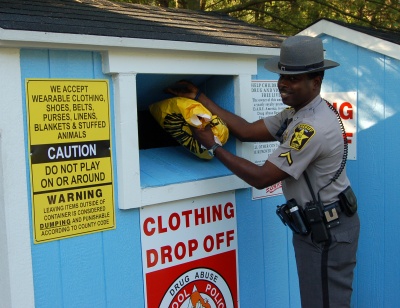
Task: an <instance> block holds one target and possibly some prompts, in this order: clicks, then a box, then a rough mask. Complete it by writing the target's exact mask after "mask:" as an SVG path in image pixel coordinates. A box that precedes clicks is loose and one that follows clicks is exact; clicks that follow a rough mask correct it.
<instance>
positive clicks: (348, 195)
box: [339, 186, 357, 217]
mask: <svg viewBox="0 0 400 308" xmlns="http://www.w3.org/2000/svg"><path fill="white" fill-rule="evenodd" d="M339 200H340V208H341V210H342V211H343V212H344V213H345V214H346V215H347V216H349V217H351V216H353V215H354V214H355V213H356V212H357V197H356V195H355V194H354V191H353V189H352V188H351V186H347V188H346V189H345V190H343V191H342V192H341V193H340V194H339Z"/></svg>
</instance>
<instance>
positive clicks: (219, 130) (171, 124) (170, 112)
mask: <svg viewBox="0 0 400 308" xmlns="http://www.w3.org/2000/svg"><path fill="white" fill-rule="evenodd" d="M149 109H150V113H151V114H152V115H153V117H154V118H155V119H156V121H157V122H158V124H160V126H161V127H162V128H163V129H164V130H165V131H166V132H168V133H169V134H170V135H171V136H172V137H173V138H174V139H175V140H176V141H177V142H178V143H179V144H180V145H182V146H184V147H185V148H187V149H188V150H189V151H190V152H192V153H193V154H195V155H196V156H198V157H199V158H202V159H211V158H212V156H210V155H209V154H208V151H207V150H206V149H204V148H203V147H202V146H201V144H199V143H198V141H197V140H196V139H194V138H193V136H192V132H191V130H190V127H189V125H191V126H194V127H198V128H200V127H205V126H206V125H211V130H212V132H213V133H214V138H215V140H216V142H218V143H220V144H221V145H224V144H225V143H226V142H227V141H228V138H229V130H228V127H227V126H226V124H225V123H224V122H223V121H222V120H221V119H220V118H219V117H218V116H216V115H212V114H211V112H210V111H209V110H208V109H207V108H205V107H204V106H203V105H202V104H201V103H199V102H197V101H195V100H192V99H189V98H185V97H173V98H170V99H166V100H163V101H160V102H157V103H154V104H152V105H150V107H149Z"/></svg>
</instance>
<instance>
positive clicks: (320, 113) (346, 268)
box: [167, 36, 360, 308]
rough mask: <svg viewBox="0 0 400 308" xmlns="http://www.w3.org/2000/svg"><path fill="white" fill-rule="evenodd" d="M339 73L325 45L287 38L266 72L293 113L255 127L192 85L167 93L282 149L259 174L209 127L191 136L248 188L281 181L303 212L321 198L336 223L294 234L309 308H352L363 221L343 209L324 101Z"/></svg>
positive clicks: (341, 158) (339, 135)
mask: <svg viewBox="0 0 400 308" xmlns="http://www.w3.org/2000/svg"><path fill="white" fill-rule="evenodd" d="M338 65H339V64H338V63H336V62H334V61H330V60H327V59H324V51H323V45H322V41H321V39H319V38H313V37H308V36H293V37H289V38H287V39H286V40H285V41H284V42H283V43H282V46H281V51H280V56H278V57H273V58H270V59H269V60H268V61H267V62H266V64H265V68H266V69H268V70H270V71H272V72H275V73H277V74H279V80H278V84H277V85H278V89H279V92H280V95H281V97H282V101H283V103H284V104H285V105H287V106H288V107H289V108H286V109H285V110H283V111H282V112H280V113H279V114H277V115H275V116H272V117H268V118H265V119H260V120H258V121H256V122H253V123H250V122H247V121H246V120H244V119H243V118H241V117H239V116H237V115H235V114H233V113H231V112H229V111H227V110H225V109H223V108H221V107H219V106H218V105H217V104H215V103H214V102H213V101H212V100H210V99H209V98H208V97H207V96H206V95H205V94H204V93H201V92H200V91H199V90H198V88H197V87H196V86H195V85H193V84H191V83H189V82H180V83H179V86H174V85H173V86H171V87H169V88H168V89H167V91H168V92H170V93H172V94H174V95H177V96H183V97H187V98H191V99H196V100H198V101H199V102H201V103H202V104H203V105H204V106H205V107H206V108H208V109H209V110H210V111H211V112H212V114H216V115H218V116H219V117H220V118H221V119H223V120H224V121H225V122H226V124H227V125H228V128H229V131H230V133H231V134H232V135H234V136H235V137H236V138H237V139H239V140H240V141H243V142H265V141H277V140H278V141H279V142H280V145H279V147H278V148H277V149H276V150H275V151H274V152H273V153H272V154H271V155H270V156H269V157H268V160H267V161H266V162H265V163H264V165H262V166H259V165H256V164H254V163H252V162H250V161H248V160H246V159H243V158H241V157H238V156H236V155H234V154H232V153H230V152H229V151H227V150H225V149H224V148H223V147H222V146H221V145H219V144H218V143H216V142H215V139H214V136H213V134H212V132H211V129H210V128H209V127H206V128H205V129H195V128H192V132H193V135H194V136H195V138H196V139H197V140H198V141H199V142H200V143H201V144H202V145H203V146H204V147H206V148H207V149H208V150H209V152H210V154H212V155H214V156H215V157H216V158H218V159H219V160H220V161H221V162H222V163H223V164H224V165H225V166H226V167H228V168H229V169H230V170H231V171H232V172H233V173H234V174H236V175H237V176H239V177H240V178H241V179H243V180H244V181H246V182H247V183H248V184H250V185H252V186H253V187H255V188H257V189H263V188H266V187H268V186H271V185H273V184H275V183H278V182H279V181H282V187H283V193H284V196H285V198H286V200H290V199H294V200H295V201H296V202H297V204H299V205H300V206H301V207H305V205H306V204H307V203H308V202H311V201H313V197H312V195H313V194H314V197H315V198H314V199H317V200H316V201H320V204H321V209H320V210H321V213H324V211H326V213H325V217H328V218H329V219H331V220H332V222H330V223H328V222H327V221H326V220H323V228H324V229H323V230H322V231H323V232H320V228H319V227H318V228H314V229H313V228H312V230H311V233H309V234H293V245H294V250H295V256H296V264H297V271H298V276H299V285H300V294H301V302H302V307H305V308H320V307H335V308H336V307H350V300H351V294H352V282H353V271H354V267H355V265H356V251H357V246H358V236H359V228H360V223H359V218H358V215H357V213H355V214H353V213H352V215H351V216H350V215H349V216H348V215H346V214H345V213H344V212H343V211H342V208H341V206H340V203H339V202H338V200H339V195H340V193H341V192H343V191H345V190H346V188H348V187H350V182H349V179H348V177H347V175H346V170H345V168H344V163H345V157H346V156H345V154H346V152H345V146H344V140H343V131H342V130H341V125H340V120H339V119H338V117H337V115H336V114H335V112H334V111H333V110H332V108H330V106H329V103H327V102H326V101H324V100H323V99H322V98H321V96H320V90H321V84H322V80H323V78H324V71H325V70H327V69H331V68H334V67H336V66H338ZM338 173H340V175H338ZM305 175H307V176H308V182H309V184H307V180H306V176H305ZM335 175H336V176H337V177H338V178H337V179H335ZM332 179H334V180H332ZM310 186H311V187H310ZM317 203H318V202H317ZM328 209H329V210H328ZM321 215H324V214H321ZM327 225H329V227H330V228H326V226H327ZM324 232H326V234H327V238H326V239H325V238H324ZM320 233H321V234H320ZM321 238H322V240H321Z"/></svg>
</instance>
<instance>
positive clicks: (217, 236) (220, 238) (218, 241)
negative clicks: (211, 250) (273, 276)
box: [216, 232, 224, 249]
mask: <svg viewBox="0 0 400 308" xmlns="http://www.w3.org/2000/svg"><path fill="white" fill-rule="evenodd" d="M223 237H224V233H223V232H220V233H217V234H216V238H217V249H221V244H222V243H223V242H224V239H223Z"/></svg>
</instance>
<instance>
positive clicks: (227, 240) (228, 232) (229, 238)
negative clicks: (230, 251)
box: [226, 230, 235, 247]
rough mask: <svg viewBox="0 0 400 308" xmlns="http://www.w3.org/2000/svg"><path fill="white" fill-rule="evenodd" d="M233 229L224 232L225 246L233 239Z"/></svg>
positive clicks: (228, 245) (229, 244)
mask: <svg viewBox="0 0 400 308" xmlns="http://www.w3.org/2000/svg"><path fill="white" fill-rule="evenodd" d="M234 234H235V231H234V230H229V231H227V232H226V246H227V247H230V246H231V242H232V241H233V240H234V239H235V236H234Z"/></svg>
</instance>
